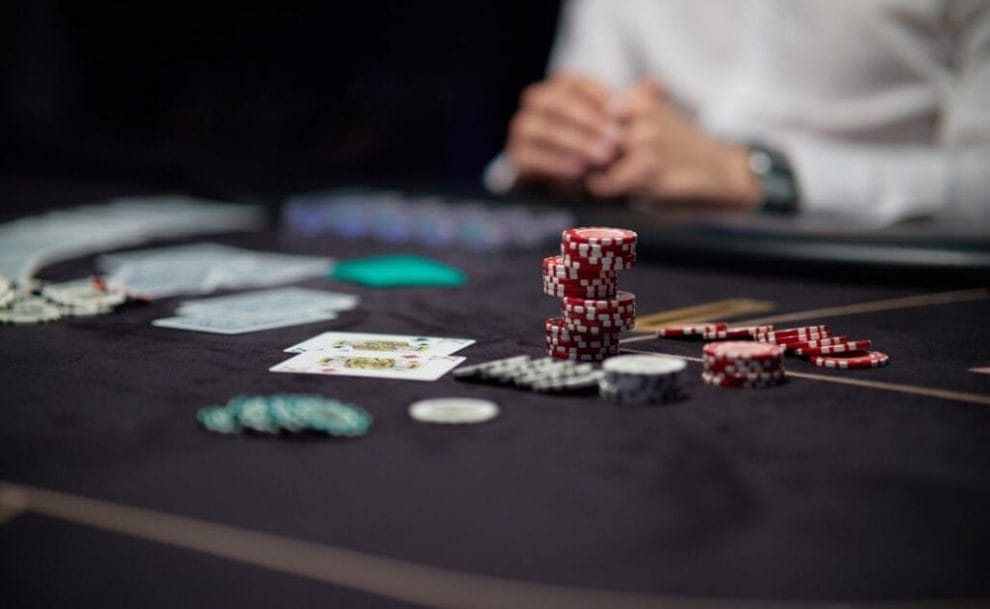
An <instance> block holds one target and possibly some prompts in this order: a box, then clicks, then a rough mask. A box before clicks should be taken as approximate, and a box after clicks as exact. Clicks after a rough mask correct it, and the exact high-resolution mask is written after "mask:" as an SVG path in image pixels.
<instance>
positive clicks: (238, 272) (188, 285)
mask: <svg viewBox="0 0 990 609" xmlns="http://www.w3.org/2000/svg"><path fill="white" fill-rule="evenodd" d="M97 264H98V265H99V266H100V268H101V269H103V270H105V271H107V272H108V275H107V277H106V281H107V283H108V284H109V285H111V286H114V287H121V288H123V289H126V290H127V291H128V292H129V293H131V294H138V295H141V296H144V297H146V298H163V297H166V296H173V295H175V294H202V293H208V292H212V291H214V290H218V289H222V288H228V289H229V288H240V287H262V286H270V285H278V284H282V283H290V282H293V281H298V280H301V279H309V278H312V277H322V276H324V275H326V274H327V272H329V270H330V268H331V266H332V264H333V260H332V259H331V258H322V257H318V256H300V255H294V254H279V253H272V252H255V251H251V250H245V249H240V248H236V247H230V246H227V245H219V244H216V243H194V244H190V245H178V246H172V247H161V248H154V249H148V250H139V251H131V252H123V253H116V254H107V255H104V256H101V257H100V258H99V259H98V260H97Z"/></svg>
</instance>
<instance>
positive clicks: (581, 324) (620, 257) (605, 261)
mask: <svg viewBox="0 0 990 609" xmlns="http://www.w3.org/2000/svg"><path fill="white" fill-rule="evenodd" d="M636 240H637V237H636V233H635V232H633V231H631V230H626V229H621V228H608V227H582V228H569V229H567V230H565V231H564V232H563V234H562V235H561V243H560V255H559V256H549V257H547V258H545V259H544V260H543V292H544V293H545V294H547V295H549V296H554V297H556V298H559V299H560V310H561V315H560V317H552V318H550V319H547V320H546V323H545V326H546V338H547V355H550V356H551V357H556V358H559V359H569V360H575V361H601V360H603V359H605V358H606V357H608V356H610V355H615V354H617V353H618V352H619V334H620V333H621V332H623V331H627V330H632V329H633V328H634V327H635V325H636V296H635V295H634V294H633V293H632V292H623V291H620V290H619V289H618V274H619V272H620V271H624V270H626V269H629V268H631V267H632V266H633V265H634V264H635V263H636Z"/></svg>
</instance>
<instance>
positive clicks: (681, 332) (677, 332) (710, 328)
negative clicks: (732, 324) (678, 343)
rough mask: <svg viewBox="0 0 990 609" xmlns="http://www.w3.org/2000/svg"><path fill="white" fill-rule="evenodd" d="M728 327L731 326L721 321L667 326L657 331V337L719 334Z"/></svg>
mask: <svg viewBox="0 0 990 609" xmlns="http://www.w3.org/2000/svg"><path fill="white" fill-rule="evenodd" d="M728 327H729V324H727V323H725V322H721V321H717V322H712V323H706V324H696V325H688V326H665V327H663V328H659V329H658V330H657V336H662V337H674V336H702V335H703V334H704V333H705V332H717V331H719V330H725V329H726V328H728Z"/></svg>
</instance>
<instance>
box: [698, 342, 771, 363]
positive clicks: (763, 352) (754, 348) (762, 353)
mask: <svg viewBox="0 0 990 609" xmlns="http://www.w3.org/2000/svg"><path fill="white" fill-rule="evenodd" d="M702 352H703V353H704V355H706V356H708V357H711V358H712V359H716V360H725V359H740V360H759V359H777V360H779V359H781V358H782V357H783V355H784V348H783V347H781V346H780V345H773V344H767V343H753V342H743V341H730V342H719V343H708V344H706V345H705V346H704V348H703V350H702Z"/></svg>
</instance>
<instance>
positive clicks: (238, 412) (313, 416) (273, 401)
mask: <svg viewBox="0 0 990 609" xmlns="http://www.w3.org/2000/svg"><path fill="white" fill-rule="evenodd" d="M196 419H197V420H198V421H199V424H200V425H202V426H203V428H204V429H206V430H208V431H212V432H216V433H221V434H239V433H242V432H244V431H245V430H248V431H254V432H258V433H267V434H278V433H290V434H293V433H307V432H308V433H320V434H327V435H330V436H341V437H357V436H363V435H365V434H367V433H368V430H370V429H371V423H372V417H371V415H370V414H369V413H368V412H366V411H365V410H363V409H361V408H359V407H358V406H355V405H354V404H348V403H346V402H341V401H339V400H334V399H330V398H325V397H323V396H320V395H298V394H287V395H268V396H248V395H242V396H237V397H235V398H232V399H231V400H230V401H229V402H227V404H226V405H224V406H208V407H206V408H202V409H200V410H199V412H197V413H196Z"/></svg>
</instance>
